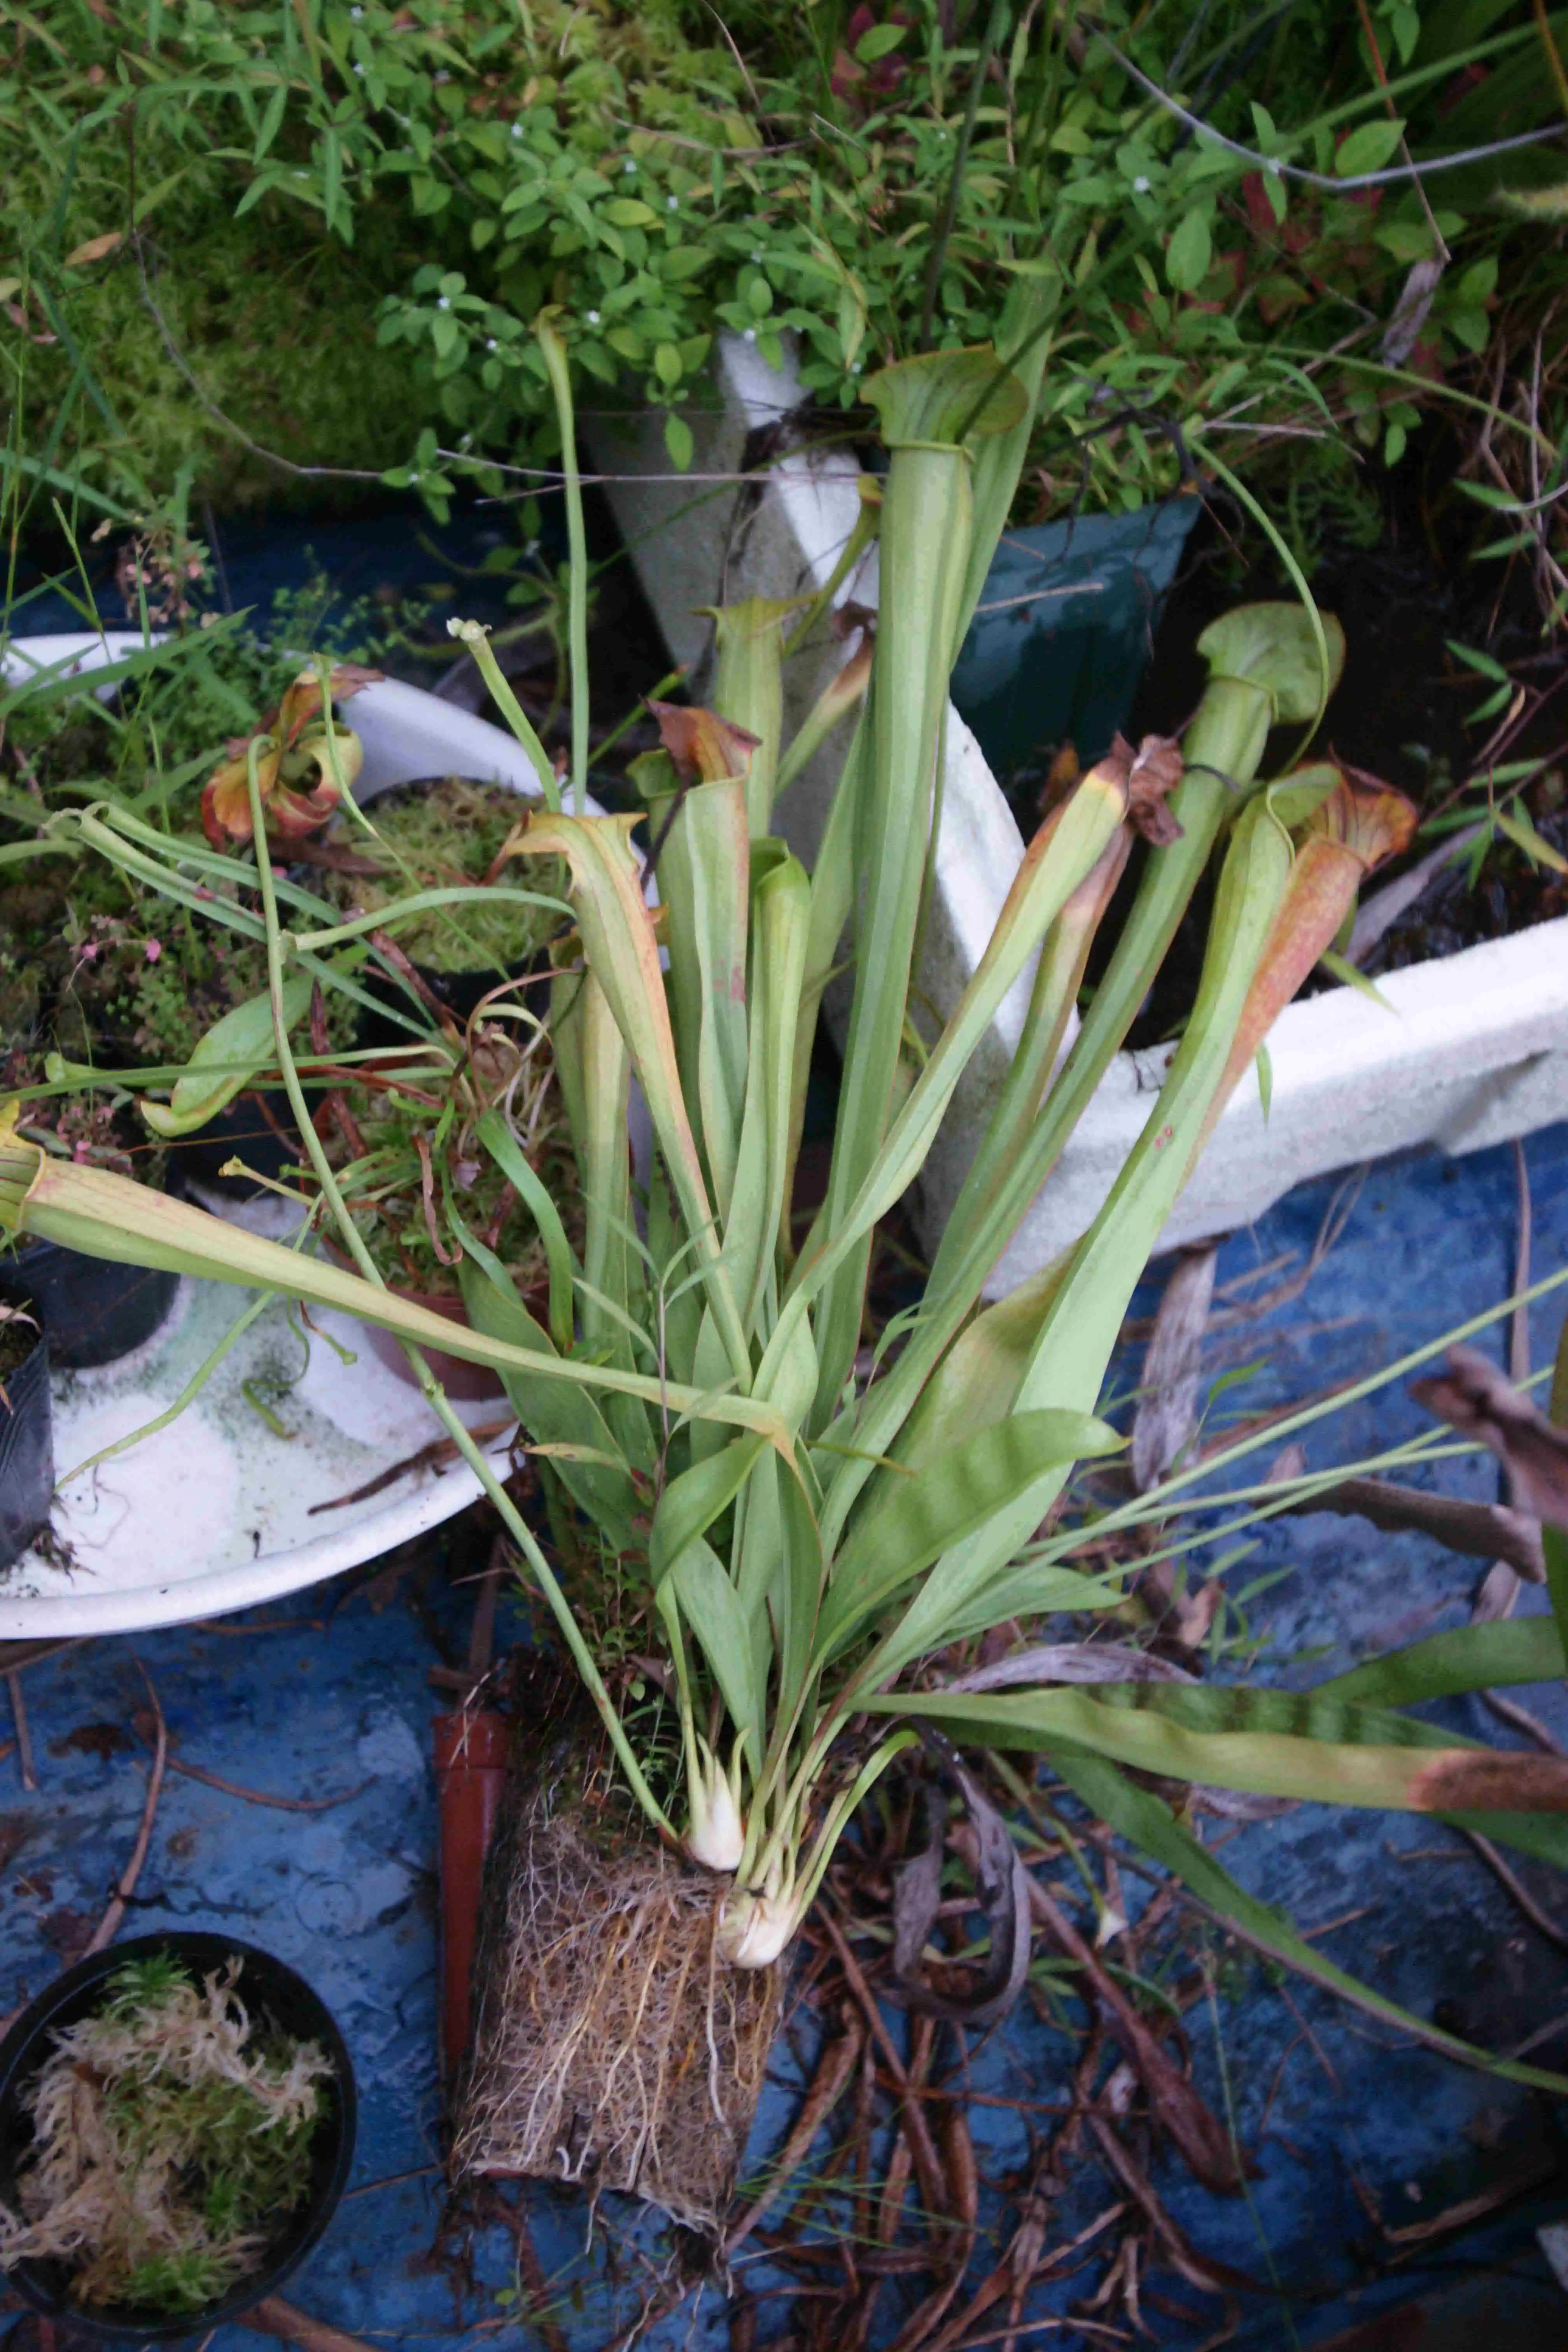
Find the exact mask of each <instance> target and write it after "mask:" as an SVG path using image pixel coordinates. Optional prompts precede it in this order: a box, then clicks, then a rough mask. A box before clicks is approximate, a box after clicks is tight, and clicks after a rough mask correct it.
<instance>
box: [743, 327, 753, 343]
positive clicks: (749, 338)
mask: <svg viewBox="0 0 1568 2352" xmlns="http://www.w3.org/2000/svg"><path fill="white" fill-rule="evenodd" d="M741 340H742V342H747V343H754V342H755V341H756V340H757V331H756V329H755V327H748V328H747V329H746V331H745V333H744V334H743V335H742V339H741Z"/></svg>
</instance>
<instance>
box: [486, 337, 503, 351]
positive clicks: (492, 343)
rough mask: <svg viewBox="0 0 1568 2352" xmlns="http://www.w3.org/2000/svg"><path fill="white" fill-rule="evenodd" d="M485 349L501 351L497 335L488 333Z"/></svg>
mask: <svg viewBox="0 0 1568 2352" xmlns="http://www.w3.org/2000/svg"><path fill="white" fill-rule="evenodd" d="M485 349H486V351H487V352H499V351H500V344H499V343H498V342H497V341H496V339H495V337H494V336H493V335H487V336H486V337H485Z"/></svg>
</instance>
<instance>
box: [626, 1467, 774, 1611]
mask: <svg viewBox="0 0 1568 2352" xmlns="http://www.w3.org/2000/svg"><path fill="white" fill-rule="evenodd" d="M761 1452H762V1443H761V1440H760V1439H757V1438H753V1437H742V1438H738V1439H736V1440H734V1441H733V1442H732V1443H731V1444H728V1445H726V1446H725V1447H724V1448H723V1449H722V1451H721V1453H718V1454H710V1455H709V1456H708V1458H707V1460H706V1461H703V1462H698V1463H694V1464H693V1465H692V1467H691V1468H690V1469H689V1470H683V1471H682V1472H681V1474H680V1475H679V1478H672V1479H671V1480H670V1482H669V1484H668V1486H667V1487H666V1488H665V1490H664V1492H663V1494H662V1495H661V1496H659V1499H658V1509H657V1510H656V1511H655V1513H654V1515H653V1534H652V1537H651V1538H650V1540H649V1545H648V1564H649V1566H650V1567H651V1569H652V1570H653V1576H654V1581H655V1582H656V1583H658V1582H660V1581H662V1580H663V1579H664V1578H665V1577H666V1576H668V1573H669V1570H670V1569H671V1568H672V1567H673V1566H674V1564H675V1562H676V1561H677V1560H678V1559H679V1557H680V1555H681V1553H682V1552H683V1551H684V1550H685V1549H686V1547H687V1545H688V1544H689V1543H694V1542H695V1541H696V1540H697V1538H698V1537H700V1536H705V1535H706V1534H707V1532H708V1530H709V1528H710V1527H711V1526H712V1524H713V1522H714V1520H715V1519H716V1518H718V1517H719V1516H720V1514H721V1512H722V1511H726V1510H728V1509H729V1507H730V1505H731V1503H732V1502H733V1501H734V1499H735V1497H736V1496H737V1495H738V1494H739V1493H740V1491H741V1488H742V1486H744V1485H745V1482H746V1478H747V1476H748V1475H749V1473H750V1472H751V1469H752V1465H753V1464H754V1463H755V1461H756V1459H757V1456H758V1454H760V1453H761Z"/></svg>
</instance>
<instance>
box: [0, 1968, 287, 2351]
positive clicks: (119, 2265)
mask: <svg viewBox="0 0 1568 2352" xmlns="http://www.w3.org/2000/svg"><path fill="white" fill-rule="evenodd" d="M242 1967H243V1963H242V1962H241V1961H239V1960H238V1959H231V1960H230V1961H228V1962H227V1963H226V1966H225V1967H224V1968H222V1969H216V1970H214V1972H213V1973H212V1974H211V1975H210V1976H207V1977H206V1978H205V1979H203V1981H202V1982H201V1983H200V1984H198V1983H197V1982H196V1981H195V1978H194V1977H193V1976H192V1974H191V1973H190V1971H189V1969H186V1968H185V1967H184V1965H183V1964H182V1963H181V1962H180V1961H178V1960H176V1959H174V1958H172V1957H169V1956H167V1955H165V1954H162V1953H159V1954H156V1955H154V1956H153V1958H150V1959H146V1960H139V1961H132V1962H130V1963H128V1964H127V1966H126V1967H124V1968H122V1969H119V1970H117V1971H116V1973H115V1974H114V1975H113V1976H112V1977H110V1979H109V1980H108V1985H107V1988H106V1991H107V1998H106V2000H105V2001H104V2004H103V2006H102V2007H101V2008H100V2010H98V2011H96V2012H95V2013H94V2014H93V2015H92V2016H90V2017H87V2018H84V2019H83V2020H82V2021H80V2022H79V2024H76V2025H72V2026H68V2027H67V2028H65V2029H64V2031H62V2032H58V2033H57V2034H56V2035H55V2036H54V2042H55V2048H54V2052H53V2054H52V2055H51V2056H50V2057H49V2058H48V2060H47V2062H46V2063H45V2065H44V2066H43V2068H42V2069H41V2070H40V2072H39V2074H38V2076H37V2081H36V2082H35V2084H33V2087H32V2092H31V2095H30V2097H29V2099H28V2102H27V2112H28V2115H29V2116H30V2118H31V2121H32V2126H33V2132H34V2138H35V2152H34V2155H33V2158H32V2161H31V2162H30V2164H29V2165H28V2166H27V2168H26V2170H25V2171H24V2172H23V2173H22V2175H21V2178H20V2182H19V2195H20V2203H21V2208H22V2210H21V2214H20V2216H19V2217H18V2216H16V2215H14V2214H11V2213H8V2212H6V2211H5V2209H4V2208H3V2207H0V2269H9V2268H10V2267H11V2266H12V2265H13V2264H14V2263H18V2262H22V2261H51V2260H52V2261H58V2262H64V2263H66V2264H68V2268H69V2271H70V2284H71V2293H72V2295H73V2296H74V2298H75V2299H76V2301H78V2302H79V2303H82V2304H89V2305H113V2304H129V2305H137V2306H140V2307H142V2308H143V2309H147V2310H157V2311H168V2312H174V2313H179V2312H195V2311H200V2310H202V2309H203V2308H205V2306H206V2305H209V2304H212V2303H214V2302H216V2301H217V2300H218V2298H219V2297H220V2296H222V2295H224V2294H226V2293H227V2292H228V2290H229V2289H230V2288H231V2287H232V2286H234V2285H235V2284H237V2282H238V2281H239V2280H241V2279H243V2278H244V2277H245V2276H246V2275H247V2273H249V2272H252V2271H254V2270H256V2269H257V2268H258V2266H259V2264H260V2262H261V2259H262V2257H263V2256H264V2254H265V2253H266V2251H267V2248H268V2242H269V2241H270V2240H271V2239H272V2238H274V2237H275V2235H276V2233H277V2228H278V2223H279V2219H280V2218H281V2217H282V2216H284V2215H286V2214H288V2213H291V2212H292V2211H293V2210H295V2208H296V2207H297V2206H298V2205H299V2204H300V2200H301V2199H302V2198H303V2197H304V2196H305V2195H306V2193H307V2191H308V2189H309V2188H310V2148H311V2143H312V2141H313V2139H314V2137H315V2135H316V2132H317V2129H318V2127H319V2126H320V2124H321V2120H322V2117H323V2115H324V2114H325V2112H326V2106H325V2100H324V2096H323V2093H322V2090H321V2083H322V2079H323V2077H324V2076H325V2075H327V2074H328V2073H329V2072H330V2068H329V2064H328V2061H327V2059H326V2057H325V2056H324V2054H323V2053H322V2052H321V2050H320V2049H319V2048H318V2047H317V2045H316V2044H315V2043H314V2042H300V2041H297V2040H291V2039H289V2038H287V2037H285V2036H281V2035H279V2034H278V2033H276V2032H272V2031H270V2030H269V2029H268V2025H267V2023H266V2022H265V2021H264V2020H261V2019H258V2018H254V2017H252V2016H251V2014H250V2013H249V2011H247V2009H246V2007H245V2004H244V2003H243V2001H242V2000H240V1998H239V1995H238V1992H237V1990H236V1987H237V1980H238V1979H239V1977H240V1974H241V1971H242Z"/></svg>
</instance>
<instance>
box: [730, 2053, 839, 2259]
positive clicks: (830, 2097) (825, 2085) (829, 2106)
mask: <svg viewBox="0 0 1568 2352" xmlns="http://www.w3.org/2000/svg"><path fill="white" fill-rule="evenodd" d="M865 2046H866V2028H865V2026H864V2024H863V2023H862V2022H861V2021H860V2019H859V2018H858V2017H855V2016H847V2017H846V2019H845V2021H844V2032H842V2033H841V2034H839V2035H838V2036H837V2040H835V2041H833V2042H829V2043H828V2045H827V2048H826V2050H825V2051H824V2052H823V2053H822V2056H821V2058H820V2059H819V2061H818V2063H817V2068H816V2074H815V2075H814V2076H813V2077H812V2082H811V2087H810V2089H809V2090H808V2091H807V2092H806V2095H805V2099H804V2100H803V2101H802V2103H801V2109H800V2113H799V2115H798V2116H796V2117H795V2122H794V2124H793V2126H791V2129H790V2134H789V2137H788V2138H787V2139H786V2140H785V2141H784V2147H782V2149H781V2150H780V2151H779V2158H778V2162H777V2164H776V2165H775V2167H774V2168H773V2179H771V2180H770V2181H769V2182H768V2183H767V2185H766V2187H765V2188H764V2189H763V2190H762V2191H761V2193H760V2194H759V2195H758V2196H757V2197H755V2198H753V2200H752V2202H751V2204H750V2205H748V2206H747V2208H746V2210H745V2211H744V2212H743V2213H742V2216H741V2218H740V2220H739V2221H737V2222H736V2224H735V2226H734V2228H733V2229H732V2230H731V2231H730V2234H729V2236H728V2238H727V2239H726V2241H725V2245H724V2252H725V2253H726V2254H729V2255H733V2253H734V2252H735V2249H736V2247H737V2246H739V2245H741V2244H742V2242H743V2241H744V2240H745V2239H746V2238H747V2237H749V2236H750V2234H751V2232H752V2230H754V2229H755V2227H756V2225H757V2223H758V2222H759V2221H761V2220H762V2218H763V2214H764V2213H765V2212H767V2210H769V2208H770V2207H771V2206H772V2205H773V2204H774V2203H775V2202H776V2200H777V2199H778V2197H779V2196H780V2194H781V2192H782V2191H783V2190H784V2189H786V2188H787V2187H788V2186H789V2183H790V2181H791V2179H793V2178H794V2176H795V2172H796V2171H797V2170H798V2168H799V2167H800V2165H801V2164H802V2162H803V2161H804V2159H805V2153H806V2150H807V2149H808V2148H809V2147H810V2146H811V2143H812V2141H813V2140H814V2139H815V2138H816V2135H817V2133H818V2132H819V2131H820V2130H821V2128H822V2126H823V2125H824V2124H825V2123H826V2120H827V2118H828V2116H830V2115H831V2114H832V2113H833V2110H834V2108H835V2107H836V2106H837V2105H838V2102H839V2100H840V2099H841V2098H842V2096H843V2095H844V2088H845V2085H846V2084H847V2082H848V2080H849V2077H850V2075H851V2074H852V2073H853V2072H854V2070H855V2068H856V2066H857V2065H858V2063H859V2059H860V2053H861V2051H862V2050H863V2049H864V2048H865Z"/></svg>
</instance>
